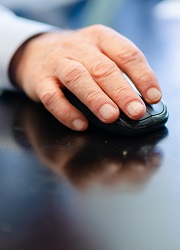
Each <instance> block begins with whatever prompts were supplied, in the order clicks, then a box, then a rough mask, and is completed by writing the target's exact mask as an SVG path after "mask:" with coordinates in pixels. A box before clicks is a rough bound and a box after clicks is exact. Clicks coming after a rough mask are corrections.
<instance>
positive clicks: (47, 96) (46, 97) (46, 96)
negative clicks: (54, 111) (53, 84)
mask: <svg viewBox="0 0 180 250" xmlns="http://www.w3.org/2000/svg"><path fill="white" fill-rule="evenodd" d="M40 99H41V102H42V103H43V105H44V106H45V107H51V106H55V105H56V102H57V99H58V93H57V92H56V91H52V92H46V93H43V95H42V96H41V97H40Z"/></svg>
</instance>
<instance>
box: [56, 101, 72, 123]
mask: <svg viewBox="0 0 180 250" xmlns="http://www.w3.org/2000/svg"><path fill="white" fill-rule="evenodd" d="M71 115H72V112H71V110H70V109H69V108H68V107H66V106H65V105H61V106H59V107H58V108H57V118H58V119H59V120H60V122H62V123H63V124H67V123H68V122H69V119H70V117H71Z"/></svg>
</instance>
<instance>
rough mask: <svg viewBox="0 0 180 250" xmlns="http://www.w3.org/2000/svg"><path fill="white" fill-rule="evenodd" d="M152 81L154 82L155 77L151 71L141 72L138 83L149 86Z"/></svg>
mask: <svg viewBox="0 0 180 250" xmlns="http://www.w3.org/2000/svg"><path fill="white" fill-rule="evenodd" d="M154 81H155V77H154V75H153V73H152V71H151V70H147V69H146V70H144V71H141V75H140V82H142V84H150V83H152V82H154Z"/></svg>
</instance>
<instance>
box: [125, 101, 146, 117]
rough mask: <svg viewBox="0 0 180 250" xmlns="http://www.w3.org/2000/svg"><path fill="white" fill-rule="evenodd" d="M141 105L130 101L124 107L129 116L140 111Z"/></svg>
mask: <svg viewBox="0 0 180 250" xmlns="http://www.w3.org/2000/svg"><path fill="white" fill-rule="evenodd" d="M143 107H144V106H143V105H142V104H141V103H140V102H130V103H129V104H128V106H127V108H126V109H127V112H128V113H129V115H130V116H135V115H138V114H139V113H141V111H142V110H143Z"/></svg>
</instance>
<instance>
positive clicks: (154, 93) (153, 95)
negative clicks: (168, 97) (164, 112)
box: [146, 88, 161, 101]
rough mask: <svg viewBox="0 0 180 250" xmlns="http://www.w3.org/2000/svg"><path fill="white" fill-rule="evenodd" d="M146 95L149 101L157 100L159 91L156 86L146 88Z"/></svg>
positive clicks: (159, 97) (159, 95) (159, 94)
mask: <svg viewBox="0 0 180 250" xmlns="http://www.w3.org/2000/svg"><path fill="white" fill-rule="evenodd" d="M146 96H147V98H148V99H149V100H151V101H158V100H159V99H161V92H160V91H159V90H158V89H156V88H151V89H148V91H147V92H146Z"/></svg>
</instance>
